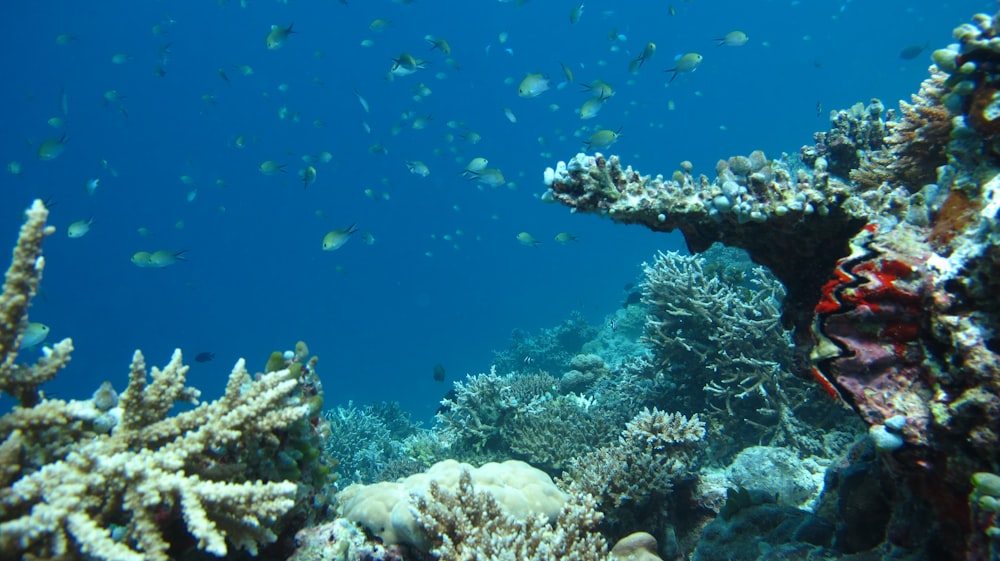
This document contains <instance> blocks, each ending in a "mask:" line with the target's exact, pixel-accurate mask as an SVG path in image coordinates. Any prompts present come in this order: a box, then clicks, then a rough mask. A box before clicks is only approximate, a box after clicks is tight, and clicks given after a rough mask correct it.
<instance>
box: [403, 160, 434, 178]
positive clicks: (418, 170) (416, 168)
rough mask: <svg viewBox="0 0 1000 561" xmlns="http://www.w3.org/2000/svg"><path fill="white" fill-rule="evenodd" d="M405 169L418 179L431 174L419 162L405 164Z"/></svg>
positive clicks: (423, 164) (425, 165) (428, 169)
mask: <svg viewBox="0 0 1000 561" xmlns="http://www.w3.org/2000/svg"><path fill="white" fill-rule="evenodd" d="M406 169H408V170H410V173H412V174H413V175H419V176H420V177H427V176H428V175H430V174H431V170H430V168H428V167H427V164H425V163H423V162H421V161H420V160H414V161H411V162H406Z"/></svg>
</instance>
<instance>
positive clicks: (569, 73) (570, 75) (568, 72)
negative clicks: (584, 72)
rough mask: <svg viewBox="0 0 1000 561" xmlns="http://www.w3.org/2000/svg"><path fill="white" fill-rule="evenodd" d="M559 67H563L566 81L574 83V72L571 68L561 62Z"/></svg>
mask: <svg viewBox="0 0 1000 561" xmlns="http://www.w3.org/2000/svg"><path fill="white" fill-rule="evenodd" d="M559 66H561V67H562V71H563V76H566V81H567V82H572V81H573V70H572V69H571V68H570V67H569V66H566V65H565V64H563V63H561V62H560V63H559Z"/></svg>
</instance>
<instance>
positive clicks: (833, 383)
mask: <svg viewBox="0 0 1000 561" xmlns="http://www.w3.org/2000/svg"><path fill="white" fill-rule="evenodd" d="M954 37H955V39H956V41H957V42H956V43H955V44H953V45H949V46H948V47H947V48H944V49H938V50H937V51H935V52H934V54H933V57H932V58H933V60H934V62H935V64H936V67H932V69H931V77H930V79H929V80H928V81H926V82H924V84H923V85H922V86H921V89H920V91H919V92H918V93H917V94H916V95H915V96H914V97H913V99H912V102H911V103H908V104H903V106H902V108H901V117H897V115H895V114H891V115H889V114H888V112H886V111H884V109H883V108H882V106H881V103H878V102H873V103H872V104H870V105H869V106H868V107H865V108H862V107H860V106H856V107H855V108H852V109H851V110H850V111H847V112H838V113H837V114H836V115H835V117H834V127H833V129H834V130H833V131H831V133H829V134H824V135H820V136H818V137H817V138H818V139H819V140H820V142H818V143H817V144H816V145H815V146H813V147H812V148H809V149H806V150H804V151H803V154H802V157H803V159H804V160H805V162H806V165H804V166H799V165H798V164H796V163H793V162H790V161H789V160H788V159H787V158H783V159H781V160H778V161H769V160H767V159H766V158H764V157H763V155H762V154H760V153H759V152H755V153H753V154H751V155H750V157H748V158H741V157H736V158H731V159H729V160H728V161H723V162H720V164H719V166H717V169H716V178H715V179H714V180H710V179H708V178H706V177H704V176H701V177H700V178H694V177H693V176H692V175H691V174H690V166H684V169H683V171H678V172H675V173H674V174H673V177H672V178H671V179H664V178H663V177H662V176H657V177H656V178H650V177H648V176H641V175H640V174H639V173H637V172H635V171H634V170H632V169H631V168H630V167H625V168H623V167H622V165H621V163H620V162H619V161H618V158H617V157H615V156H610V157H607V158H606V157H604V156H602V155H600V154H597V155H595V156H586V155H583V154H581V155H578V156H577V157H575V158H573V159H572V160H571V161H570V162H569V164H564V163H560V164H559V165H558V166H557V167H556V169H554V170H549V171H548V172H547V173H546V181H547V183H548V185H549V188H550V193H549V196H550V197H551V198H554V199H555V200H558V201H560V202H563V203H564V204H567V205H569V206H571V207H573V208H575V209H577V210H579V211H582V212H596V213H602V214H605V215H607V216H609V217H610V218H611V219H612V220H615V221H618V222H625V223H638V224H643V225H645V226H647V227H649V228H651V229H653V230H656V231H671V230H673V229H680V230H681V231H682V232H683V233H684V236H685V238H686V240H687V242H688V246H689V248H690V249H691V250H693V251H702V250H704V249H706V248H707V247H708V245H709V244H710V243H711V242H713V241H721V242H723V243H725V244H727V245H732V246H737V247H743V248H745V249H747V251H748V252H749V254H750V256H751V257H752V258H753V260H754V261H755V262H757V263H760V264H763V265H766V266H768V267H769V268H770V269H771V271H772V272H773V273H774V274H775V275H776V276H777V277H778V279H779V280H781V281H782V283H783V284H784V285H785V287H786V290H787V297H786V299H785V301H784V304H783V319H784V321H785V324H786V325H787V326H789V327H791V328H793V330H794V332H793V339H794V342H795V344H796V362H795V363H794V365H795V368H796V370H797V371H798V372H799V373H800V374H805V373H807V372H811V373H812V375H813V376H814V377H815V379H816V380H817V381H818V382H819V384H820V385H821V386H822V387H823V388H824V389H825V390H826V391H827V392H828V393H830V394H831V396H833V397H834V398H835V399H837V400H841V401H843V402H844V403H846V404H848V405H849V406H851V408H853V409H854V410H855V411H857V412H858V413H859V415H860V417H861V419H862V420H863V421H864V422H865V423H866V424H867V425H868V426H869V434H870V435H871V437H872V439H873V440H874V441H875V443H876V444H877V449H878V453H879V454H881V455H882V457H883V458H884V459H885V461H886V462H888V465H889V466H890V468H891V469H890V470H889V474H890V476H891V478H892V479H893V480H894V481H895V485H896V487H897V489H896V492H895V495H894V498H893V500H892V504H891V508H892V510H893V512H894V517H899V518H901V519H903V518H905V517H906V513H907V512H916V511H919V510H921V509H923V508H929V509H930V511H932V512H933V513H934V515H935V519H934V520H935V526H934V528H933V531H931V532H929V533H927V534H925V536H926V535H930V536H932V537H931V538H930V542H929V543H926V544H921V545H920V547H926V548H927V550H928V551H931V552H933V553H934V554H935V555H937V556H938V558H940V559H962V558H968V559H980V558H986V556H987V555H988V552H986V551H985V550H984V544H983V543H982V542H981V541H975V540H969V539H968V538H969V535H970V532H971V531H972V525H971V523H970V522H969V520H970V516H971V513H970V507H969V501H968V496H969V493H970V492H971V490H972V489H971V483H970V477H971V476H972V474H973V473H974V472H995V471H996V468H997V466H998V464H1000V354H998V353H1000V340H998V338H997V335H996V334H997V333H1000V305H998V303H997V299H996V294H997V293H998V292H1000V281H997V279H998V278H1000V225H998V224H1000V221H998V213H1000V135H998V133H1000V79H998V78H997V72H998V69H1000V41H998V38H1000V25H998V23H997V19H996V17H993V16H989V15H986V14H977V15H976V16H975V17H974V18H973V22H972V23H970V24H964V25H961V26H959V27H958V28H956V29H955V30H954ZM885 115H887V116H888V117H889V119H890V120H889V121H888V122H886V121H885V120H884V118H883V116H885ZM880 136H881V138H879V137H880ZM809 164H811V165H809ZM902 535H903V534H893V533H892V532H891V527H890V531H889V532H888V535H887V536H886V539H887V540H889V542H892V543H896V542H893V540H899V541H905V540H903V538H902V537H900V536H902ZM914 543H916V542H914Z"/></svg>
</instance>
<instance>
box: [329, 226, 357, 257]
mask: <svg viewBox="0 0 1000 561" xmlns="http://www.w3.org/2000/svg"><path fill="white" fill-rule="evenodd" d="M357 231H358V228H357V226H356V225H355V224H351V225H350V226H348V227H347V228H341V229H339V230H330V231H329V232H327V233H326V235H325V236H323V251H334V250H336V249H340V248H342V247H344V244H345V243H347V240H349V239H351V234H353V233H355V232H357Z"/></svg>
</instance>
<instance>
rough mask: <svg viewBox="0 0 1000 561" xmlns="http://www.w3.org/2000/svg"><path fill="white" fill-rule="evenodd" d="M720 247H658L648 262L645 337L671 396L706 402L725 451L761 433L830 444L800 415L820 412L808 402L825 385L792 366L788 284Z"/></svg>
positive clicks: (771, 439)
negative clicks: (783, 311) (680, 250)
mask: <svg viewBox="0 0 1000 561" xmlns="http://www.w3.org/2000/svg"><path fill="white" fill-rule="evenodd" d="M718 248H719V246H713V247H712V248H710V249H709V250H707V251H706V252H705V253H703V254H702V255H698V256H683V255H679V254H677V253H673V252H671V253H662V252H661V253H660V254H658V255H657V256H656V258H655V259H654V261H653V263H651V264H649V263H646V264H644V265H643V268H644V270H645V280H643V282H642V283H641V285H640V286H641V288H642V291H643V302H644V303H645V304H646V308H647V310H648V314H647V321H646V334H645V336H644V337H643V341H644V342H645V343H646V344H647V345H648V346H649V349H650V351H651V352H652V355H653V365H654V367H655V368H657V369H659V370H660V371H662V372H664V373H666V374H667V376H669V377H671V378H674V379H677V380H678V381H679V384H680V385H681V389H682V391H680V392H678V391H673V392H671V398H672V399H674V400H678V399H683V406H684V407H685V408H686V409H689V410H694V411H704V412H705V413H704V414H705V416H706V418H707V419H710V421H711V422H710V425H712V426H713V431H714V433H713V434H714V438H713V450H714V452H715V454H714V456H715V457H716V459H718V460H720V461H725V460H726V459H728V457H730V456H731V455H732V454H734V453H736V452H737V451H739V450H740V449H742V448H743V447H744V446H746V445H748V444H749V443H757V442H762V441H763V442H766V443H768V444H770V445H777V444H789V445H793V446H795V447H797V448H798V449H800V450H802V451H803V452H808V453H813V454H829V453H831V452H832V450H830V449H827V448H826V444H827V443H826V442H823V441H822V439H821V438H820V437H819V435H818V434H811V433H812V432H814V431H810V430H809V426H808V425H807V423H806V422H804V421H803V420H802V419H801V418H800V415H804V416H805V418H806V419H808V420H810V421H813V422H815V423H817V424H819V422H820V419H821V418H822V415H823V414H822V413H821V411H817V409H818V408H817V407H815V406H814V405H813V404H812V403H811V402H814V401H817V398H819V397H820V395H819V393H820V392H819V391H818V390H817V389H816V388H815V387H814V386H813V385H812V384H809V383H808V382H805V381H804V380H801V379H799V378H797V377H795V376H794V375H792V366H793V346H792V341H791V338H790V336H789V334H788V332H787V331H786V330H785V329H784V328H783V327H782V326H781V323H780V318H779V311H778V310H779V308H780V306H781V301H782V299H783V297H784V290H783V288H782V286H781V284H780V283H779V282H778V281H777V280H776V279H775V278H774V277H773V276H771V275H769V274H768V272H767V271H766V270H765V269H764V268H763V267H753V266H750V264H749V263H745V262H741V261H739V260H738V257H737V256H735V255H731V254H730V255H726V254H725V253H723V252H722V250H721V249H718ZM730 251H738V250H730ZM685 386H690V387H689V388H687V391H683V390H684V389H685ZM698 390H701V395H698V394H697V391H698ZM825 424H827V425H830V423H828V422H827V423H825ZM830 428H832V425H830Z"/></svg>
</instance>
